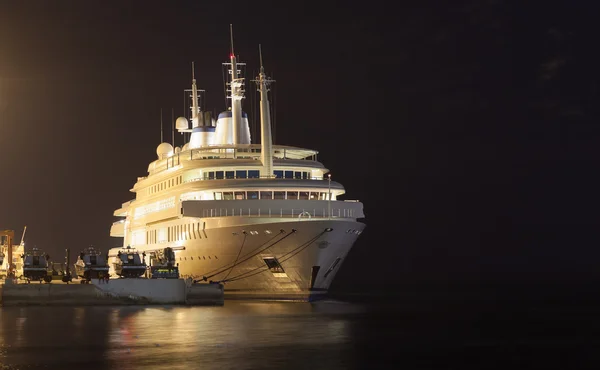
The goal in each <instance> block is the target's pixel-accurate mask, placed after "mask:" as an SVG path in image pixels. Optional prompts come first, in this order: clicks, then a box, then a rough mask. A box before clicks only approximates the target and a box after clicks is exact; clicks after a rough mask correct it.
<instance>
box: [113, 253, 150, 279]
mask: <svg viewBox="0 0 600 370" xmlns="http://www.w3.org/2000/svg"><path fill="white" fill-rule="evenodd" d="M145 258H146V253H145V252H144V253H142V257H140V254H139V253H138V252H137V251H136V250H135V248H131V246H127V248H123V249H121V250H119V252H118V253H117V258H116V259H115V262H114V264H113V266H114V270H115V274H117V275H118V276H119V277H121V278H139V277H141V276H142V275H144V273H145V272H146V262H145Z"/></svg>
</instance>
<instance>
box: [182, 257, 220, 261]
mask: <svg viewBox="0 0 600 370" xmlns="http://www.w3.org/2000/svg"><path fill="white" fill-rule="evenodd" d="M214 257H215V259H216V260H218V259H219V258H218V257H217V256H214ZM198 259H199V260H201V259H202V260H205V259H206V256H202V258H201V257H200V256H198ZM208 259H209V260H210V259H212V258H210V256H208ZM179 260H180V261H187V257H183V259H181V257H179ZM193 260H194V257H193V256H190V261H193Z"/></svg>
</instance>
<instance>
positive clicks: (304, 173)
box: [302, 172, 308, 180]
mask: <svg viewBox="0 0 600 370" xmlns="http://www.w3.org/2000/svg"><path fill="white" fill-rule="evenodd" d="M302 178H303V179H305V180H306V179H308V172H302Z"/></svg>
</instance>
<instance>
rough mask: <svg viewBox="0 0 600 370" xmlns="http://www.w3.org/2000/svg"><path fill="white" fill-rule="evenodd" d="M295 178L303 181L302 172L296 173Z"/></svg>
mask: <svg viewBox="0 0 600 370" xmlns="http://www.w3.org/2000/svg"><path fill="white" fill-rule="evenodd" d="M294 178H295V179H301V178H302V172H300V171H296V172H294Z"/></svg>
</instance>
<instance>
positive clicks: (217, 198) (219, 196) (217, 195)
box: [214, 191, 223, 200]
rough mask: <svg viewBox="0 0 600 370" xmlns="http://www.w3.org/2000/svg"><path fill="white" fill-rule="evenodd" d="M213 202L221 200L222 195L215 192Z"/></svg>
mask: <svg viewBox="0 0 600 370" xmlns="http://www.w3.org/2000/svg"><path fill="white" fill-rule="evenodd" d="M214 194H215V200H221V199H223V194H222V193H221V192H220V191H215V193H214Z"/></svg>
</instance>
